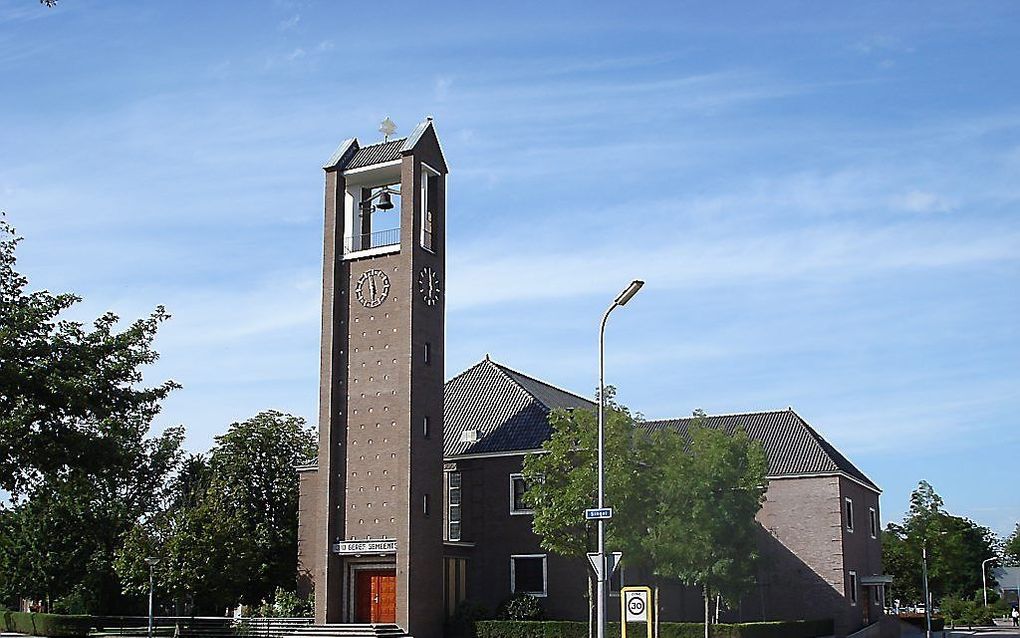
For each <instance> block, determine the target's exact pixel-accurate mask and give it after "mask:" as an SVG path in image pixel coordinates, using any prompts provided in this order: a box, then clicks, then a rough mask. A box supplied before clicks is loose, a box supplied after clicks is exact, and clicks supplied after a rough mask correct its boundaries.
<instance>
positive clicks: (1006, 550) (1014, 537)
mask: <svg viewBox="0 0 1020 638" xmlns="http://www.w3.org/2000/svg"><path fill="white" fill-rule="evenodd" d="M1002 555H1003V558H1005V559H1006V560H1007V561H1009V562H1011V563H1014V564H1017V563H1020V523H1017V525H1016V528H1015V529H1014V530H1013V533H1012V534H1010V535H1009V538H1007V539H1006V541H1005V542H1004V543H1003V545H1002Z"/></svg>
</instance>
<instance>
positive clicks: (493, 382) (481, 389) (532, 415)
mask: <svg viewBox="0 0 1020 638" xmlns="http://www.w3.org/2000/svg"><path fill="white" fill-rule="evenodd" d="M594 407H595V404H594V403H593V402H592V401H589V400H588V399H585V398H584V397H581V396H578V395H576V394H573V393H570V392H567V391H566V390H561V389H560V388H557V387H555V386H552V385H549V384H548V383H545V382H544V381H539V380H538V379H535V378H532V377H529V376H528V375H526V374H522V373H520V372H517V371H516V370H512V369H510V368H507V367H506V366H502V365H500V364H498V363H496V362H494V361H492V360H490V359H489V357H488V356H486V357H485V359H484V360H482V361H481V362H479V363H477V364H475V365H473V366H472V367H470V368H468V369H467V370H465V371H464V372H461V373H460V374H458V375H457V376H455V377H454V378H452V379H450V380H449V381H447V382H446V388H445V392H444V421H445V423H444V424H443V453H444V455H446V456H455V455H459V454H491V453H498V452H512V451H516V450H534V449H537V448H539V447H541V446H542V443H543V442H545V440H546V439H548V438H549V437H550V436H552V428H551V427H550V426H549V413H550V412H552V411H553V410H555V409H557V408H564V409H572V408H586V409H589V410H591V409H594ZM469 430H477V432H478V440H476V441H466V440H462V435H463V434H464V432H467V431H469Z"/></svg>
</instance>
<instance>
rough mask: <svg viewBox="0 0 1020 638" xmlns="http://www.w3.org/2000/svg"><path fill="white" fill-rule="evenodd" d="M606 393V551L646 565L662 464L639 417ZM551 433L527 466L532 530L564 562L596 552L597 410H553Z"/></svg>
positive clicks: (550, 421)
mask: <svg viewBox="0 0 1020 638" xmlns="http://www.w3.org/2000/svg"><path fill="white" fill-rule="evenodd" d="M614 395H615V391H614V389H613V388H611V387H610V388H607V390H606V400H607V408H606V412H605V423H604V431H605V475H606V476H605V494H606V506H607V507H612V508H613V510H614V513H613V522H612V524H611V525H609V526H607V531H606V547H607V551H623V552H624V554H625V555H626V556H627V558H626V560H627V561H628V562H632V563H635V562H636V563H641V562H646V561H647V557H646V554H645V552H644V549H643V547H642V545H641V538H642V537H643V536H644V534H645V532H646V531H647V515H648V512H649V511H652V509H651V508H653V507H654V503H653V502H652V501H651V500H650V497H649V495H650V494H651V493H652V492H653V491H652V489H651V485H652V483H653V482H654V481H655V477H656V474H655V472H656V468H657V465H658V464H657V463H656V462H655V454H656V451H655V449H654V446H653V445H652V444H651V441H650V439H649V438H648V437H647V436H646V435H645V434H644V433H643V432H641V431H640V430H639V429H637V428H635V418H634V417H633V416H632V415H631V414H630V412H629V411H628V410H627V409H626V408H625V407H623V406H621V405H619V404H617V403H616V402H615V401H614ZM549 423H550V425H551V426H552V429H553V435H552V437H550V438H549V439H548V440H547V441H546V442H545V443H544V444H543V446H542V450H543V452H542V453H541V454H532V455H530V456H528V457H527V458H526V459H525V461H524V472H523V473H524V478H525V481H526V482H527V484H528V491H527V493H526V496H525V498H526V501H527V503H528V504H529V505H530V506H531V507H532V508H533V509H534V510H535V513H534V519H533V523H532V525H533V528H534V530H535V533H536V534H538V535H539V536H541V538H542V541H541V542H542V547H543V548H544V549H546V550H548V551H551V552H555V553H557V554H560V555H563V556H577V557H584V555H585V554H586V553H587V552H593V551H596V550H597V541H598V536H597V531H596V530H597V525H596V523H595V522H594V521H586V520H585V518H584V510H585V509H587V508H590V507H595V505H596V504H597V503H598V417H597V416H596V414H595V413H594V412H592V411H591V410H555V411H553V412H552V413H551V414H550V416H549Z"/></svg>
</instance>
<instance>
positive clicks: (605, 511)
mask: <svg viewBox="0 0 1020 638" xmlns="http://www.w3.org/2000/svg"><path fill="white" fill-rule="evenodd" d="M584 518H585V520H589V521H597V520H607V519H610V518H613V508H611V507H596V508H592V509H587V510H584Z"/></svg>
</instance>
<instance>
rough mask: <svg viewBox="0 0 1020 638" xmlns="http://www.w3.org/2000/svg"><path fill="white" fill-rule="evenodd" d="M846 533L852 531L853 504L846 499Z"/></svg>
mask: <svg viewBox="0 0 1020 638" xmlns="http://www.w3.org/2000/svg"><path fill="white" fill-rule="evenodd" d="M846 531H848V532H852V531H854V502H853V501H852V500H850V499H849V498H848V499H846Z"/></svg>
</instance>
